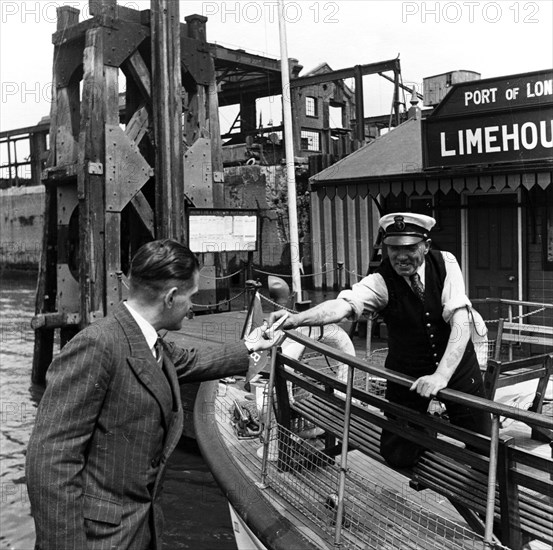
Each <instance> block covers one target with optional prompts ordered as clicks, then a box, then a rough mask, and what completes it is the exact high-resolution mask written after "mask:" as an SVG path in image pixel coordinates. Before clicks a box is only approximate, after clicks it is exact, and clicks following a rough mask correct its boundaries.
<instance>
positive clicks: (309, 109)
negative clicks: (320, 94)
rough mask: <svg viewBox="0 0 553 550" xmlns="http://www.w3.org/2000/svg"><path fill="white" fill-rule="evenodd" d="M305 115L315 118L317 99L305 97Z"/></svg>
mask: <svg viewBox="0 0 553 550" xmlns="http://www.w3.org/2000/svg"><path fill="white" fill-rule="evenodd" d="M305 115H306V116H312V117H316V116H318V114H317V98H316V97H310V96H307V97H306V98H305Z"/></svg>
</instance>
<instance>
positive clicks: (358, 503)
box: [267, 425, 504, 550]
mask: <svg viewBox="0 0 553 550" xmlns="http://www.w3.org/2000/svg"><path fill="white" fill-rule="evenodd" d="M304 428H305V427H304ZM268 448H269V449H270V460H269V463H268V471H267V481H268V483H269V485H270V487H271V488H272V489H273V490H274V491H275V492H276V493H277V494H278V495H279V496H280V497H281V498H282V499H284V500H285V501H286V502H288V503H289V504H290V505H291V506H293V507H294V508H295V509H296V510H298V512H299V513H300V515H301V516H302V517H303V518H305V521H306V523H307V524H308V525H309V527H310V528H311V529H313V530H314V532H315V533H316V535H317V536H318V537H320V538H323V539H324V540H326V541H327V542H328V544H329V547H332V544H333V543H334V541H335V535H336V527H337V526H336V521H337V519H336V518H337V509H338V487H339V476H340V468H339V464H337V463H336V461H335V459H333V458H330V457H328V456H327V455H325V454H323V453H322V452H321V451H320V450H319V449H317V448H316V446H313V445H311V444H310V443H308V442H306V441H305V440H302V439H301V438H299V437H298V436H297V435H296V434H294V433H293V432H292V431H289V430H287V429H285V428H284V427H282V426H277V425H275V426H274V429H273V430H271V436H270V444H269V446H268ZM341 542H342V544H343V547H344V548H362V549H375V550H376V549H378V550H397V549H400V548H401V549H413V550H432V549H436V550H438V549H439V550H443V549H446V548H447V549H452V550H457V549H459V550H468V549H482V548H483V540H482V538H481V537H479V536H478V535H476V534H475V533H474V532H473V531H471V530H470V529H468V528H466V527H463V526H462V525H458V524H456V523H454V522H452V521H451V520H449V519H445V518H442V517H440V516H439V515H438V514H436V513H433V512H430V511H428V510H425V509H424V508H422V507H421V506H420V504H418V503H416V502H413V501H411V500H409V499H408V498H407V497H406V496H405V495H402V494H401V493H400V492H397V491H393V490H390V489H388V488H386V487H384V486H381V485H377V484H376V483H374V482H372V481H370V480H369V479H366V478H364V477H363V476H361V475H359V474H358V473H357V472H355V471H353V470H351V469H349V470H348V471H347V474H346V486H345V494H344V515H343V518H342V524H341ZM491 548H495V549H496V550H499V549H501V548H504V547H502V546H500V545H496V546H492V547H491Z"/></svg>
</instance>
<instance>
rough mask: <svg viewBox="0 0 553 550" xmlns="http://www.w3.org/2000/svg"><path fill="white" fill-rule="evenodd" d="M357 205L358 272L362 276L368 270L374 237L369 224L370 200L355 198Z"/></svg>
mask: <svg viewBox="0 0 553 550" xmlns="http://www.w3.org/2000/svg"><path fill="white" fill-rule="evenodd" d="M356 201H357V204H358V205H359V214H358V216H359V245H360V246H359V255H360V270H361V273H362V274H363V275H366V273H367V271H368V269H369V262H370V259H371V258H370V250H371V248H372V245H373V243H374V235H373V232H372V224H371V208H370V204H369V202H370V198H369V197H368V196H367V197H365V198H364V199H362V198H361V197H357V198H356Z"/></svg>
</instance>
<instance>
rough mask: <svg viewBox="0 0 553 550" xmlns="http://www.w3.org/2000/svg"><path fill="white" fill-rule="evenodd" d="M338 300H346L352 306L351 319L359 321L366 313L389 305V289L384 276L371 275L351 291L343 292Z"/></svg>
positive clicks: (355, 285)
mask: <svg viewBox="0 0 553 550" xmlns="http://www.w3.org/2000/svg"><path fill="white" fill-rule="evenodd" d="M338 298H340V299H342V300H345V301H346V302H348V303H349V304H350V305H351V308H352V311H353V313H352V314H351V315H350V319H351V320H353V321H357V319H359V317H361V315H362V314H363V312H364V311H371V312H374V311H379V310H381V309H383V308H385V307H386V305H387V304H388V288H387V286H386V283H385V282H384V279H383V278H382V275H380V274H379V273H371V274H370V275H367V276H366V277H364V278H363V279H361V281H359V282H358V283H355V284H354V285H353V287H352V288H351V289H348V290H342V292H340V294H338Z"/></svg>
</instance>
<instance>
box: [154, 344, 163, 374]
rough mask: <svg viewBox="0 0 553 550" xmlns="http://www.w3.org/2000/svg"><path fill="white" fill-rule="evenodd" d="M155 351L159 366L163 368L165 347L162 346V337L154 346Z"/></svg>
mask: <svg viewBox="0 0 553 550" xmlns="http://www.w3.org/2000/svg"><path fill="white" fill-rule="evenodd" d="M154 350H155V355H156V361H157V366H158V367H160V368H161V367H162V366H163V346H162V344H161V337H159V338H158V339H157V340H156V343H155V344H154Z"/></svg>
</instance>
